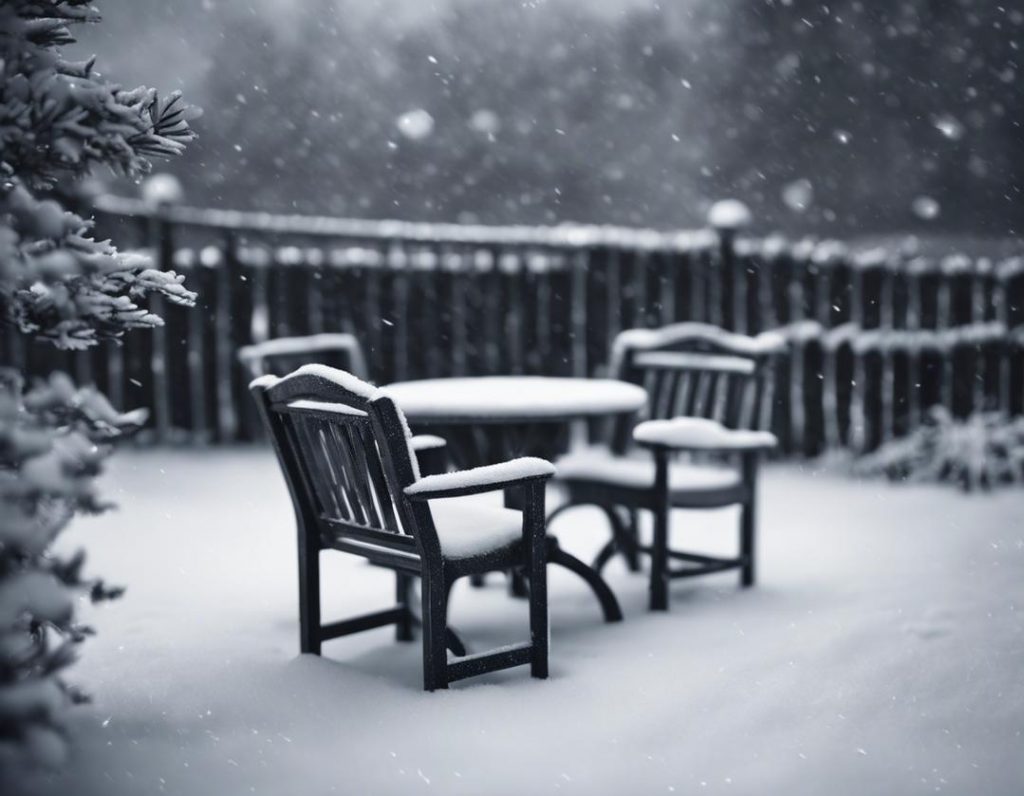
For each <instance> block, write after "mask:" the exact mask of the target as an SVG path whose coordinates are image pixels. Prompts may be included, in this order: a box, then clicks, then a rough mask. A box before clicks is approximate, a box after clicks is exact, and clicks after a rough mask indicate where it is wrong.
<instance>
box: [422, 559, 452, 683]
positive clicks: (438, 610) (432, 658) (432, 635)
mask: <svg viewBox="0 0 1024 796" xmlns="http://www.w3.org/2000/svg"><path fill="white" fill-rule="evenodd" d="M421 590H422V605H423V689H424V690H425V691H435V690H437V689H439V688H447V687H448V651H447V644H446V641H447V638H446V636H447V634H446V632H445V631H446V629H447V618H446V616H445V614H446V613H447V602H448V600H447V596H448V587H447V586H446V585H445V583H444V581H443V573H442V572H440V571H438V572H431V573H430V574H429V575H428V574H427V573H424V577H423V579H422V583H421Z"/></svg>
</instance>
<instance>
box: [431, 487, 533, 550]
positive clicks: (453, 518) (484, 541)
mask: <svg viewBox="0 0 1024 796" xmlns="http://www.w3.org/2000/svg"><path fill="white" fill-rule="evenodd" d="M430 513H431V515H432V516H433V518H434V529H435V530H436V531H437V539H438V541H439V542H440V543H441V555H442V556H444V557H445V558H446V559H451V560H456V559H460V558H472V557H473V556H479V555H484V554H486V553H493V552H496V551H498V550H501V549H503V548H506V547H510V546H511V545H514V544H516V543H517V542H521V541H522V539H523V514H522V512H521V511H515V510H514V509H506V508H501V507H499V506H481V505H480V504H479V503H478V502H476V501H474V500H468V499H466V498H461V497H453V498H440V499H438V500H433V501H431V502H430Z"/></svg>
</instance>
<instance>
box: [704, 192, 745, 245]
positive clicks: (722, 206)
mask: <svg viewBox="0 0 1024 796" xmlns="http://www.w3.org/2000/svg"><path fill="white" fill-rule="evenodd" d="M753 220H754V217H753V216H752V215H751V214H750V208H748V207H747V206H746V205H745V204H743V202H741V201H740V200H739V199H721V200H719V201H717V202H715V203H714V204H713V205H711V209H710V210H708V226H710V227H711V228H712V229H713V230H715V231H716V232H717V233H718V234H719V236H720V237H722V238H723V239H724V238H726V237H728V238H730V239H731V238H732V237H733V236H734V235H735V234H736V233H737V232H738V231H739V230H740V229H742V228H743V227H749V226H750V223H751V222H752V221H753Z"/></svg>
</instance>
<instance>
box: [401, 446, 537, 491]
mask: <svg viewBox="0 0 1024 796" xmlns="http://www.w3.org/2000/svg"><path fill="white" fill-rule="evenodd" d="M554 474H555V466H554V465H553V464H551V462H548V461H545V460H544V459H536V458H533V457H531V456H525V457H523V458H521V459H512V460H510V461H507V462H502V463H501V464H488V465H486V466H484V467H474V468H472V469H471V470H457V471H455V472H454V473H442V474H440V475H427V476H424V477H423V478H420V479H419V480H418V481H416V482H415V483H413V484H410V485H409V486H407V487H406V488H405V495H406V497H408V498H410V499H411V500H433V499H434V498H442V497H456V496H458V495H473V494H477V493H479V492H493V491H495V490H498V489H506V488H508V487H510V486H516V485H517V484H521V483H523V482H525V481H536V480H539V479H547V478H550V477H551V476H553V475H554Z"/></svg>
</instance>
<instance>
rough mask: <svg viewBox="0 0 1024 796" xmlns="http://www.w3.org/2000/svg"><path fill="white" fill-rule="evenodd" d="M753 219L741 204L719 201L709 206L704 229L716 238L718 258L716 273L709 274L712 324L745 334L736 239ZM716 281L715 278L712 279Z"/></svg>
mask: <svg viewBox="0 0 1024 796" xmlns="http://www.w3.org/2000/svg"><path fill="white" fill-rule="evenodd" d="M752 220H753V216H751V214H750V210H749V209H748V208H747V206H746V205H745V204H743V203H742V202H740V201H738V200H736V199H722V200H720V201H718V202H715V203H714V204H713V205H711V209H710V210H708V225H709V226H710V227H711V228H712V229H713V230H714V231H715V232H716V234H717V235H718V256H719V265H720V272H719V273H718V274H717V275H714V274H709V277H710V278H711V279H712V280H713V281H712V285H716V286H717V288H718V289H717V290H716V291H715V295H714V296H713V297H712V300H711V301H710V304H711V307H710V309H711V310H712V312H713V313H714V314H713V315H712V316H711V317H712V319H714V320H712V322H715V320H720V322H721V325H723V326H725V327H726V328H727V329H735V330H736V331H746V329H747V328H748V324H747V322H746V309H747V307H746V302H747V296H746V291H745V290H742V289H741V287H740V285H741V283H742V282H743V281H744V280H743V277H742V274H740V273H739V272H738V269H739V267H740V266H739V263H738V261H737V257H736V235H737V234H738V232H739V231H740V230H741V229H743V228H745V227H749V226H750V223H751V221H752ZM716 277H717V278H716Z"/></svg>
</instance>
